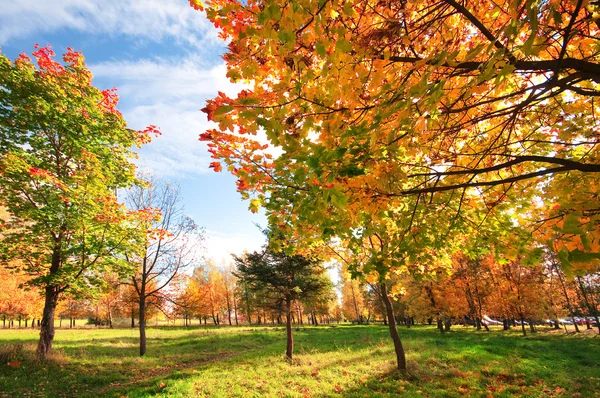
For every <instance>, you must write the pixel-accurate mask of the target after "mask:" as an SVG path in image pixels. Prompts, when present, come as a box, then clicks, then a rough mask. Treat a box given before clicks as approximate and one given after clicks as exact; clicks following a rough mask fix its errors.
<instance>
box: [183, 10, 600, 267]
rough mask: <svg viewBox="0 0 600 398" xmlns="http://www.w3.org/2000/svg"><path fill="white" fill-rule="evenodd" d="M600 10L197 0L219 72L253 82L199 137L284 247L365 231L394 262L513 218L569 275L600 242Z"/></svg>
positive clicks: (220, 105)
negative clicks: (289, 238)
mask: <svg viewBox="0 0 600 398" xmlns="http://www.w3.org/2000/svg"><path fill="white" fill-rule="evenodd" d="M190 3H191V4H192V6H193V7H195V8H199V9H203V8H204V6H203V5H202V4H200V3H199V2H197V1H191V2H190ZM597 8H598V6H597V5H596V4H594V3H593V2H588V1H584V0H579V1H572V2H558V1H549V2H534V1H516V2H515V1H508V0H505V1H500V2H497V1H496V2H492V1H483V2H478V3H462V2H457V1H455V0H428V1H400V2H396V3H389V2H378V3H377V2H375V3H374V2H369V1H359V2H347V1H339V2H322V3H319V2H310V1H300V2H295V3H289V2H285V1H279V0H261V1H250V2H245V1H229V0H211V1H208V2H207V3H206V14H207V16H208V18H209V19H210V20H211V21H213V23H214V24H215V26H216V27H217V28H218V29H219V31H220V36H221V37H222V38H223V39H226V40H228V42H229V44H228V49H229V51H228V53H227V54H226V55H225V57H224V58H225V61H226V63H227V67H228V76H229V78H230V79H231V80H232V81H234V82H236V81H238V82H246V83H249V84H250V88H249V89H246V90H243V91H241V92H240V93H239V94H238V96H237V97H236V98H229V97H227V96H226V95H225V94H223V93H219V95H218V96H217V97H216V98H214V99H213V100H210V101H208V104H207V106H206V107H205V108H204V109H203V111H204V112H205V113H206V114H207V115H208V118H209V120H212V121H215V122H217V123H218V129H212V130H208V131H206V132H205V133H203V134H201V136H200V139H201V140H202V141H207V142H208V146H209V150H210V152H211V153H212V154H213V157H214V158H215V159H217V160H219V161H222V162H224V163H225V166H226V168H227V170H228V171H230V172H231V173H232V174H233V175H234V176H236V177H237V179H238V181H237V187H238V190H239V191H240V192H241V193H242V195H243V196H244V197H246V198H248V197H250V196H253V199H252V200H251V202H250V208H251V210H253V211H256V210H257V209H258V207H259V206H264V207H265V208H266V210H267V214H268V215H269V217H270V219H271V223H272V225H274V226H276V227H277V228H279V229H280V230H282V231H284V232H287V233H288V234H290V235H292V234H294V233H299V234H304V235H307V236H314V235H316V236H318V237H323V238H328V237H330V236H334V235H337V236H340V237H342V238H349V237H351V236H354V234H356V232H357V231H359V232H361V233H362V234H363V237H364V238H365V239H371V238H373V235H374V233H377V234H378V235H379V236H382V237H386V238H385V239H387V237H388V236H389V240H388V242H389V245H388V246H389V248H391V250H392V251H391V253H392V254H394V253H401V255H404V254H405V253H406V254H407V255H409V256H410V255H413V254H418V255H422V254H423V250H420V249H419V247H421V248H422V247H425V248H429V249H432V250H439V249H440V248H441V247H443V246H444V242H443V239H444V238H445V237H447V233H446V232H445V231H447V230H448V229H464V228H465V226H467V225H468V226H469V228H474V229H476V228H477V226H478V225H479V224H480V223H481V222H482V221H483V220H488V221H489V220H492V221H493V220H494V216H496V215H498V214H504V215H506V214H507V213H506V211H507V210H508V209H509V208H510V209H511V211H512V212H513V213H512V214H513V215H514V216H515V218H518V219H519V220H520V222H521V223H522V224H523V225H525V226H527V228H533V227H535V231H536V237H537V239H539V240H540V241H547V240H549V239H551V238H552V243H553V244H555V249H556V250H558V251H561V252H562V253H563V254H562V260H563V262H564V263H565V264H572V265H573V266H575V267H579V268H585V267H588V269H589V267H590V265H589V264H595V263H597V255H596V253H597V251H598V250H597V249H598V247H599V246H598V245H599V244H600V233H599V230H598V228H597V224H598V222H597V221H598V217H599V214H600V213H599V212H598V209H597V206H596V204H595V200H594V199H593V198H595V197H596V196H597V194H598V184H597V177H596V176H597V174H595V173H597V172H599V171H600V166H599V165H598V163H599V160H598V149H597V148H598V145H597V144H598V137H597V134H596V133H595V131H596V130H597V129H598V127H599V121H598V118H597V114H598V102H597V101H595V98H596V97H597V96H598V95H599V93H598V88H597V84H598V82H600V73H599V69H598V60H599V58H598V57H599V54H600V53H599V52H598V50H597V44H598V37H599V36H600V27H599V24H598V20H597V12H598V9H597ZM594 13H596V14H594ZM262 132H264V134H265V135H266V138H267V139H268V145H265V144H262V143H260V142H259V140H257V139H256V135H257V134H262ZM273 148H276V149H277V150H278V152H281V155H279V156H277V157H275V156H273V150H272V149H273ZM211 167H212V168H213V169H214V170H215V171H220V170H221V169H222V168H223V166H222V165H221V163H220V162H218V161H217V162H213V163H212V164H211ZM538 204H539V205H538ZM490 216H491V217H490ZM532 222H536V223H539V224H540V225H532V224H531V223H532ZM286 226H288V227H289V228H285V227H286ZM557 232H558V236H557V235H556V233H557ZM415 242H418V244H417V243H415ZM411 243H414V245H411ZM404 245H406V246H408V247H403V246H404ZM381 246H385V245H381ZM413 246H414V247H413ZM398 247H400V249H397V248H398ZM380 248H381V247H380ZM394 257H398V256H397V255H386V254H384V255H383V258H389V259H390V260H389V261H393V259H394ZM414 262H415V261H414V259H412V261H408V263H409V264H414ZM379 263H380V262H379ZM383 265H384V269H385V268H390V267H394V265H393V264H383ZM401 265H402V264H401ZM367 271H368V270H367Z"/></svg>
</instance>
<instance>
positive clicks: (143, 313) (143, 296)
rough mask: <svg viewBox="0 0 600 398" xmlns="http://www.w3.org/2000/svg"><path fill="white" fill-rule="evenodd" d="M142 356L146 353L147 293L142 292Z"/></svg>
mask: <svg viewBox="0 0 600 398" xmlns="http://www.w3.org/2000/svg"><path fill="white" fill-rule="evenodd" d="M139 328H140V356H141V357H143V356H144V354H145V353H146V294H145V292H143V293H142V294H140V318H139Z"/></svg>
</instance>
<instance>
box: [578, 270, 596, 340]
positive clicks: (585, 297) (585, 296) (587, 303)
mask: <svg viewBox="0 0 600 398" xmlns="http://www.w3.org/2000/svg"><path fill="white" fill-rule="evenodd" d="M577 281H578V282H579V289H580V290H581V294H582V295H583V300H584V302H585V306H586V307H587V309H588V311H590V312H591V314H592V315H594V318H595V319H596V325H597V326H598V333H600V322H599V321H598V308H597V307H596V306H595V305H591V304H590V300H588V294H587V289H586V288H585V286H584V284H583V282H582V281H581V276H577ZM584 315H585V314H584ZM585 320H586V322H587V325H588V329H591V328H592V327H591V326H590V321H589V320H588V319H587V316H586V317H585Z"/></svg>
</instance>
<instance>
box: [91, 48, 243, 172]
mask: <svg viewBox="0 0 600 398" xmlns="http://www.w3.org/2000/svg"><path fill="white" fill-rule="evenodd" d="M90 69H91V70H92V72H93V73H94V76H96V77H97V78H100V79H101V80H102V81H103V82H110V84H113V85H115V86H116V87H118V90H119V91H118V92H119V95H120V96H121V98H122V100H123V106H122V107H121V111H122V112H123V114H124V115H125V118H126V120H127V122H128V123H129V125H130V126H131V127H132V128H143V127H144V126H145V125H147V124H155V125H157V126H159V128H160V129H161V131H162V132H163V135H162V136H160V137H158V138H156V139H155V140H154V141H153V142H152V143H151V144H150V145H147V146H146V147H144V148H143V149H142V150H141V152H140V161H139V164H140V166H141V167H145V168H149V169H151V170H152V171H153V172H155V173H158V174H161V175H164V176H171V177H173V176H175V177H182V176H185V175H190V174H201V173H205V172H206V171H207V170H208V169H207V167H208V164H209V154H208V152H207V151H206V147H205V145H204V144H202V143H200V142H199V141H198V135H199V134H200V133H202V132H204V131H205V130H206V129H208V128H210V127H211V123H209V122H208V120H207V119H206V116H205V115H204V114H203V113H202V112H200V108H202V107H203V106H204V104H205V100H206V99H207V98H213V97H214V96H216V95H217V92H218V91H224V92H226V93H228V94H230V95H234V94H235V93H236V92H237V91H239V90H240V87H239V86H236V85H234V84H232V83H230V82H229V80H228V79H227V77H226V76H225V73H226V70H225V65H223V64H221V65H217V66H214V67H208V68H207V67H206V66H203V65H202V62H201V61H200V60H195V59H193V58H187V59H180V60H166V59H154V60H139V61H135V62H129V61H127V62H124V61H114V62H106V63H101V64H96V65H91V66H90Z"/></svg>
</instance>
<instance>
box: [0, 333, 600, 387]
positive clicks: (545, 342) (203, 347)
mask: <svg viewBox="0 0 600 398" xmlns="http://www.w3.org/2000/svg"><path fill="white" fill-rule="evenodd" d="M37 333H38V332H37V331H32V330H9V329H6V330H2V329H0V361H1V363H0V397H5V396H6V397H17V396H18V397H41V396H49V397H75V396H77V397H102V396H115V397H130V398H133V397H149V396H171V397H197V396H206V397H232V396H244V397H268V396H271V397H330V396H331V397H367V396H369V397H395V396H407V397H418V396H429V397H452V396H455V397H458V396H475V397H477V396H479V397H488V396H492V397H510V396H529V397H536V396H537V397H547V396H565V397H567V396H569V397H571V396H581V397H594V396H598V397H600V338H599V337H596V336H597V334H594V333H585V334H583V333H582V334H580V335H568V336H567V335H565V334H564V333H549V332H544V331H541V332H540V333H536V334H533V335H528V336H527V337H522V336H521V335H520V334H519V331H518V330H515V331H510V332H503V331H499V330H493V331H492V332H489V333H487V332H477V331H474V330H472V329H471V328H463V327H460V326H455V327H453V330H452V331H451V332H449V333H446V334H445V335H440V333H439V332H438V331H437V330H436V329H435V328H433V327H430V326H416V327H412V328H410V329H406V328H401V330H400V333H401V337H402V339H403V343H404V346H405V349H406V351H407V358H408V366H409V373H408V374H407V375H404V374H399V373H398V372H397V371H396V370H395V364H394V355H393V346H392V342H391V340H390V338H389V335H388V331H387V328H386V327H384V326H373V325H372V326H350V325H341V326H338V325H336V326H318V327H300V328H295V329H294V337H295V343H296V345H295V353H296V355H295V358H294V361H292V362H291V363H288V362H287V361H286V360H285V357H284V351H285V331H284V329H283V328H282V327H270V326H263V327H218V328H217V327H197V326H195V327H189V328H184V327H175V328H169V327H160V328H149V329H148V352H147V354H146V356H145V357H143V358H139V357H138V356H137V352H138V347H137V343H138V342H137V330H135V329H91V330H90V329H73V330H68V329H67V330H57V334H56V339H55V343H54V347H53V354H52V356H51V357H50V358H49V359H48V360H47V361H45V362H37V361H36V360H35V359H34V358H35V356H34V354H33V351H34V349H35V342H36V340H37ZM9 361H10V363H11V365H12V366H8V362H9Z"/></svg>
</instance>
